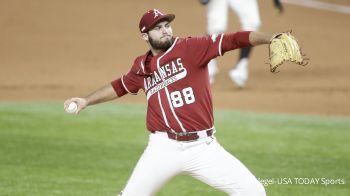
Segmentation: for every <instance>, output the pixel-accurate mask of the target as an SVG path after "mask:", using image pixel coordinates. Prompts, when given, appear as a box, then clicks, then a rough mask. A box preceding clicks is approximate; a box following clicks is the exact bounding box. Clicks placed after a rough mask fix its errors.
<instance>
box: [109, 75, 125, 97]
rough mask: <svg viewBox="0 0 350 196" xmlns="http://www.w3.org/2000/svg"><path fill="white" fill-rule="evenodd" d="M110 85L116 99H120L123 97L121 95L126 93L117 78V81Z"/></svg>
mask: <svg viewBox="0 0 350 196" xmlns="http://www.w3.org/2000/svg"><path fill="white" fill-rule="evenodd" d="M111 85H112V87H113V89H114V91H115V93H116V94H117V95H118V97H121V96H123V95H125V94H127V93H128V92H127V91H126V90H125V88H124V87H123V84H122V80H121V78H118V79H116V80H114V81H112V82H111Z"/></svg>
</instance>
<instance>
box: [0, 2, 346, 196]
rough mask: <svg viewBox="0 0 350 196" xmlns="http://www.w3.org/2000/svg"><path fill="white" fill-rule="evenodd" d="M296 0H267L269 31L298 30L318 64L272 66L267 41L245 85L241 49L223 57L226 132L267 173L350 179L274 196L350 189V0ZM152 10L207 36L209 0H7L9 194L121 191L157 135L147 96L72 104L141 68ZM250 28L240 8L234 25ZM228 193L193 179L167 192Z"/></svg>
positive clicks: (218, 96) (2, 128)
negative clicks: (238, 78) (81, 109)
mask: <svg viewBox="0 0 350 196" xmlns="http://www.w3.org/2000/svg"><path fill="white" fill-rule="evenodd" d="M284 2H285V4H284V6H285V12H284V13H283V14H282V15H278V14H277V12H276V10H275V9H274V7H273V4H272V1H268V0H264V1H262V0H261V1H259V7H260V15H261V18H262V27H261V31H264V32H279V31H286V30H290V29H292V30H293V32H294V35H295V36H296V37H297V38H298V40H299V41H300V43H301V46H302V47H303V50H304V51H305V52H306V53H307V55H308V56H309V57H310V58H311V61H310V64H309V65H308V66H307V67H299V66H296V65H294V64H291V63H287V64H286V65H284V66H283V67H282V68H281V72H280V73H278V74H271V73H270V72H269V66H268V65H267V64H265V63H266V62H268V50H267V48H266V46H259V47H257V48H255V49H254V51H253V53H252V55H251V63H250V78H249V81H248V85H247V88H245V89H243V90H240V89H237V88H235V86H234V85H233V84H232V83H231V82H230V80H229V78H228V76H227V71H228V70H229V69H230V68H231V67H232V66H233V65H234V63H235V61H236V56H237V54H238V52H235V51H234V52H231V53H227V54H225V56H224V57H220V58H219V64H220V67H219V68H220V73H219V75H218V78H217V80H216V83H215V84H214V86H213V96H214V106H215V108H216V124H217V127H218V128H219V131H218V134H217V137H218V139H219V140H220V141H222V143H223V145H224V146H225V147H227V149H228V150H229V151H230V152H232V153H233V154H235V155H236V156H238V158H240V159H241V160H242V161H243V162H245V163H246V164H247V165H248V167H249V168H251V169H252V170H253V172H254V173H256V174H257V176H258V177H260V178H278V177H295V176H298V177H300V176H301V177H303V176H304V177H327V178H332V179H335V178H342V179H345V180H347V183H346V184H345V185H334V186H328V187H324V186H320V185H315V186H295V185H294V186H293V185H274V186H269V187H268V188H267V192H268V194H269V195H349V193H350V187H349V184H348V181H349V180H350V177H349V172H348V171H349V169H350V168H349V162H350V157H349V152H350V151H349V148H350V146H349V139H350V137H349V134H350V133H349V131H350V118H349V115H350V102H349V99H350V77H349V75H350V55H349V49H348V48H349V45H350V36H349V30H350V25H349V21H350V13H349V8H350V1H349V0H319V1H313V0H295V1H293V0H285V1H284ZM305 3H308V5H310V3H311V4H315V3H316V5H324V6H323V8H320V7H322V6H318V7H319V8H317V9H316V8H312V7H305V6H302V5H301V4H305ZM313 7H315V6H313ZM152 8H159V9H160V10H164V11H166V12H171V13H174V14H176V19H175V21H174V22H173V24H172V25H173V30H174V33H175V35H178V36H182V37H183V36H193V35H204V34H205V33H206V14H205V13H206V11H205V8H204V7H203V6H201V5H200V4H199V3H198V1H197V0H193V1H189V0H176V1H170V0H150V1H145V0H140V1H121V0H99V1H97V0H60V1H57V0H56V1H55V0H29V1H28V0H0V68H1V71H0V152H1V156H0V195H115V193H117V192H118V191H120V189H121V188H122V187H123V186H124V184H125V182H126V180H127V177H128V176H129V174H130V172H131V170H132V168H133V166H134V165H135V163H136V161H137V158H138V157H139V156H140V154H141V153H142V150H143V148H144V147H145V145H146V142H147V132H146V131H145V125H144V124H145V121H144V114H143V113H144V110H145V108H144V106H145V98H144V95H143V94H142V93H139V95H137V96H131V95H128V96H124V97H123V98H121V99H120V100H118V101H116V102H114V103H113V104H106V105H105V106H103V105H102V106H98V107H94V108H92V109H90V110H87V111H86V113H85V114H84V113H83V114H82V115H81V116H79V117H72V116H67V115H66V114H65V113H64V112H63V109H62V103H63V100H65V99H66V98H68V97H71V96H84V95H86V94H87V93H89V92H91V91H92V90H94V89H96V88H98V87H100V86H102V85H104V84H106V83H108V82H110V81H111V80H113V79H115V78H116V77H119V76H120V75H121V74H122V73H125V72H127V71H128V70H129V68H130V66H131V65H132V62H133V60H134V58H135V57H136V56H138V55H139V54H143V53H144V52H145V50H147V47H146V45H145V44H144V43H143V42H142V40H141V39H140V38H139V31H138V22H139V18H140V17H141V15H142V14H143V13H144V12H145V11H146V10H148V9H152ZM339 10H340V11H339ZM238 27H239V24H238V21H237V18H236V16H235V15H234V13H232V12H231V13H230V21H229V30H228V31H230V32H233V31H237V30H239V29H238ZM129 108H132V110H130V109H129ZM135 118H137V120H135V123H133V124H132V125H131V124H126V122H130V121H133V120H134V119H135ZM257 149H258V150H257ZM275 168H277V169H276V170H274V169H275ZM188 185H191V186H188ZM179 190H180V191H179ZM220 194H221V195H222V193H219V192H216V191H215V190H213V189H211V188H210V187H207V186H206V185H203V184H201V183H198V182H196V181H194V180H192V179H190V178H187V177H182V176H181V177H179V178H176V179H175V180H174V181H173V182H171V183H169V184H168V185H166V187H164V189H162V190H161V192H160V194H159V195H220Z"/></svg>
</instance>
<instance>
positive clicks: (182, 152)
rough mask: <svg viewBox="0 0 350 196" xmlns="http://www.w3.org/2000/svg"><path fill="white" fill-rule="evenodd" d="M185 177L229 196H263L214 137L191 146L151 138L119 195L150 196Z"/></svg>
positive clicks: (160, 136) (261, 189) (257, 184)
mask: <svg viewBox="0 0 350 196" xmlns="http://www.w3.org/2000/svg"><path fill="white" fill-rule="evenodd" d="M180 173H185V174H189V175H191V176H193V177H194V178H196V179H198V180H200V181H202V182H204V183H206V184H208V185H210V186H212V187H214V188H216V189H219V190H221V191H223V192H226V193H227V194H229V195H234V196H265V195H266V194H265V190H264V187H263V186H262V184H261V183H260V182H259V181H258V180H257V179H256V178H255V177H254V175H253V174H252V173H251V172H250V171H249V170H248V169H247V168H246V167H245V166H244V165H243V164H242V163H241V162H240V161H239V160H238V159H236V158H235V157H234V156H232V155H231V154H230V153H228V152H227V151H226V150H225V149H224V148H223V147H222V146H221V145H220V144H219V143H218V142H217V141H216V139H215V137H214V136H211V137H206V138H203V139H199V140H197V141H193V142H178V141H175V140H172V139H169V138H168V136H167V134H166V133H155V134H150V137H149V143H148V146H147V148H146V149H145V151H144V153H143V155H142V156H141V158H140V160H139V161H138V163H137V165H136V167H135V168H134V171H133V173H132V175H131V177H130V179H129V181H128V183H127V185H126V187H125V188H124V190H123V192H122V193H121V194H120V195H122V196H140V195H143V196H151V195H155V194H156V193H157V191H158V190H159V189H160V188H161V187H162V185H164V184H165V183H166V182H167V181H168V180H170V179H171V178H172V177H174V176H175V175H178V174H180Z"/></svg>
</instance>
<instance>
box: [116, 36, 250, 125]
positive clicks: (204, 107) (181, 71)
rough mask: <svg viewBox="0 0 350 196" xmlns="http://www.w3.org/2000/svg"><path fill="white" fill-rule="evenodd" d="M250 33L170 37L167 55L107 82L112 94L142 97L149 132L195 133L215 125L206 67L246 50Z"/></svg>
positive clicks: (145, 58)
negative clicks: (212, 60)
mask: <svg viewBox="0 0 350 196" xmlns="http://www.w3.org/2000/svg"><path fill="white" fill-rule="evenodd" d="M249 33H250V32H237V33H232V34H220V35H211V36H203V37H188V38H178V37H177V38H175V40H174V43H173V44H172V46H171V47H170V48H169V49H168V50H167V51H166V52H162V53H160V54H158V55H156V56H153V55H152V53H151V52H150V51H148V52H147V53H146V54H145V55H142V56H139V57H137V58H136V59H135V61H134V64H133V66H132V68H131V70H130V71H129V72H128V73H127V74H125V75H123V76H122V77H121V78H118V79H117V80H114V81H113V82H111V84H112V86H113V88H114V90H115V91H116V93H117V95H118V96H119V97H120V96H123V95H124V94H126V93H131V94H136V93H138V91H139V90H140V89H142V90H143V91H144V92H145V94H146V97H147V101H148V106H147V129H148V130H149V131H152V132H154V131H171V130H172V131H176V132H194V131H202V130H207V129H211V128H213V126H214V117H213V104H212V95H211V90H210V84H209V76H208V68H207V64H208V62H209V61H210V60H211V59H213V58H215V57H217V56H221V55H223V54H224V53H225V52H226V51H229V50H233V49H236V48H241V47H249V46H251V45H250V43H249Z"/></svg>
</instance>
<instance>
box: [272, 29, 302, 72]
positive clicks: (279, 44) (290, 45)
mask: <svg viewBox="0 0 350 196" xmlns="http://www.w3.org/2000/svg"><path fill="white" fill-rule="evenodd" d="M269 59H270V70H271V72H273V73H274V72H276V69H277V68H278V67H279V66H280V65H282V64H283V63H284V62H285V61H290V62H294V63H296V64H298V65H302V66H305V65H307V64H308V62H306V60H309V59H308V58H305V55H304V54H302V52H301V49H300V47H299V44H298V42H297V40H296V39H295V37H294V36H292V34H291V32H286V33H278V34H276V35H275V36H273V38H272V39H271V43H270V45H269Z"/></svg>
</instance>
